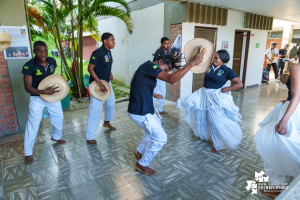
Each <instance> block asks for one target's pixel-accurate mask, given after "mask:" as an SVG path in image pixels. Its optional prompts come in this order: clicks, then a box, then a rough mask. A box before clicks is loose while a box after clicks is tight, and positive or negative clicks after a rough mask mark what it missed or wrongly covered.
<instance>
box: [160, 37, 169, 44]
mask: <svg viewBox="0 0 300 200" xmlns="http://www.w3.org/2000/svg"><path fill="white" fill-rule="evenodd" d="M166 40H169V38H167V37H163V38H161V40H160V43H161V44H162V43H164V42H165V41H166Z"/></svg>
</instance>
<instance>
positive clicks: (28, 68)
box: [22, 57, 57, 96]
mask: <svg viewBox="0 0 300 200" xmlns="http://www.w3.org/2000/svg"><path fill="white" fill-rule="evenodd" d="M56 67H57V65H56V61H55V59H54V58H51V57H48V58H47V67H46V68H45V67H44V66H43V65H41V64H40V63H39V61H37V59H35V58H33V59H31V60H29V61H28V62H27V63H25V65H24V66H23V69H22V73H23V74H26V75H28V76H32V87H33V88H38V86H39V84H40V82H41V81H42V80H43V79H44V78H46V77H47V76H50V75H52V74H53V73H54V71H55V68H56ZM31 96H39V94H31Z"/></svg>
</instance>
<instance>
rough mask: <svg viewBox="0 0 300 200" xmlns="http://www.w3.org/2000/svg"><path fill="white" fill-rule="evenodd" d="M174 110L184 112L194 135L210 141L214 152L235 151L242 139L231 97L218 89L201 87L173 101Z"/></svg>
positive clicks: (238, 117)
mask: <svg viewBox="0 0 300 200" xmlns="http://www.w3.org/2000/svg"><path fill="white" fill-rule="evenodd" d="M177 107H178V108H184V109H186V118H185V119H186V120H187V122H188V123H189V125H190V127H191V129H192V130H193V131H194V134H195V136H197V137H200V138H201V139H202V140H211V141H213V143H214V147H215V148H216V150H221V149H225V148H231V149H233V148H235V147H237V146H238V145H239V143H240V142H241V140H242V130H241V128H240V126H239V125H238V123H237V122H240V121H241V120H240V119H241V115H240V113H239V112H238V111H239V108H238V107H237V106H236V105H235V104H234V102H233V99H232V96H231V94H230V93H229V94H227V93H222V92H221V89H206V88H201V89H199V90H198V91H196V92H194V93H193V94H191V95H190V96H188V97H183V98H180V99H178V101H177Z"/></svg>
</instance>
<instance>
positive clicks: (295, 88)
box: [275, 64, 300, 135]
mask: <svg viewBox="0 0 300 200" xmlns="http://www.w3.org/2000/svg"><path fill="white" fill-rule="evenodd" d="M290 78H291V93H292V99H291V101H290V104H289V106H288V108H287V110H286V112H285V114H284V116H283V117H282V119H281V120H280V121H279V123H278V124H277V125H276V126H275V131H276V132H277V133H279V134H281V135H285V134H287V129H286V123H287V122H288V120H289V119H290V117H291V116H292V115H293V113H294V112H295V110H296V108H297V106H298V105H299V102H300V64H298V65H293V66H292V67H291V69H290Z"/></svg>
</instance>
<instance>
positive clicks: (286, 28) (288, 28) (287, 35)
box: [281, 25, 294, 48]
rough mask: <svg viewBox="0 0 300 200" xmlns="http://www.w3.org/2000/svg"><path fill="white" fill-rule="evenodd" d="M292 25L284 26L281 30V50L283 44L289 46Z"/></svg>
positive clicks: (292, 29)
mask: <svg viewBox="0 0 300 200" xmlns="http://www.w3.org/2000/svg"><path fill="white" fill-rule="evenodd" d="M293 31H294V25H286V26H284V29H283V34H282V43H281V48H283V47H284V45H285V44H291V42H292V37H293Z"/></svg>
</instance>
